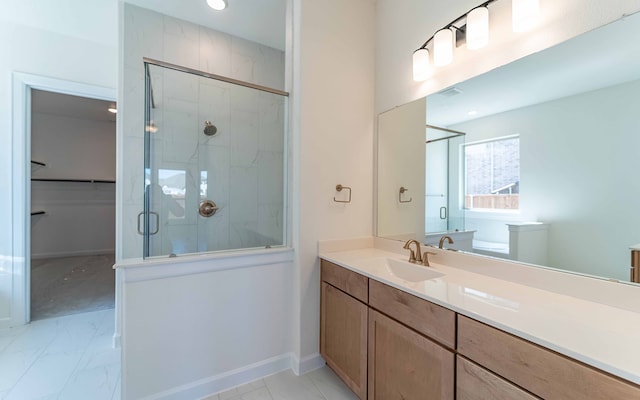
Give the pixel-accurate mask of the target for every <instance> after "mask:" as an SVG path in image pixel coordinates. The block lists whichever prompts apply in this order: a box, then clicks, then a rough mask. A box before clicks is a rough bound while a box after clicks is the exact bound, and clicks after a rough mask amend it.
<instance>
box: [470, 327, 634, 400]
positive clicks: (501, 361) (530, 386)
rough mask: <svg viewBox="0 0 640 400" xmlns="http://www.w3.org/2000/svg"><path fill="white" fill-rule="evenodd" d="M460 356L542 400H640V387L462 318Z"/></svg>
mask: <svg viewBox="0 0 640 400" xmlns="http://www.w3.org/2000/svg"><path fill="white" fill-rule="evenodd" d="M458 353H459V354H460V355H462V356H464V357H465V358H468V359H470V360H472V361H473V362H475V363H477V364H478V365H481V366H483V367H484V368H486V370H490V371H492V372H493V373H495V374H497V375H499V376H501V377H502V378H504V379H506V380H507V381H510V382H513V384H515V385H517V386H519V387H520V388H523V389H525V390H526V391H527V392H529V393H532V394H534V395H535V396H539V397H540V398H543V399H548V400H554V399H558V400H584V399H590V400H612V399H640V386H638V385H635V384H632V383H630V382H626V381H623V380H621V379H618V378H615V377H613V376H611V375H608V374H606V373H604V372H602V371H599V370H597V369H595V368H593V367H590V366H587V365H585V364H582V363H580V362H578V361H576V360H573V359H570V358H568V357H566V356H563V355H561V354H558V353H556V352H553V351H551V350H548V349H546V348H543V347H541V346H538V345H536V344H534V343H531V342H529V341H526V340H524V339H521V338H519V337H516V336H513V335H511V334H509V333H506V332H504V331H501V330H498V329H496V328H493V327H490V326H488V325H485V324H482V323H480V322H478V321H475V320H473V319H471V318H467V317H464V316H462V315H458ZM458 371H459V370H458ZM458 379H460V378H458ZM476 381H478V380H476ZM478 385H480V384H478ZM480 386H482V385H480ZM503 387H504V385H503ZM485 389H487V388H486V387H485ZM498 398H499V397H498ZM507 398H509V397H507ZM525 398H526V397H525ZM461 399H474V397H466V398H465V397H462V398H461Z"/></svg>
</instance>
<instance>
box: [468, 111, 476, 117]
mask: <svg viewBox="0 0 640 400" xmlns="http://www.w3.org/2000/svg"><path fill="white" fill-rule="evenodd" d="M467 115H468V116H470V117H473V116H474V115H478V111H477V110H471V111H469V112H468V113H467Z"/></svg>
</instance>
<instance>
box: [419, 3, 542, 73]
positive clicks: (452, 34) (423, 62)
mask: <svg viewBox="0 0 640 400" xmlns="http://www.w3.org/2000/svg"><path fill="white" fill-rule="evenodd" d="M495 1H497V0H489V1H485V2H484V3H482V4H480V5H479V6H477V7H474V8H472V9H471V10H469V11H468V12H467V13H465V14H463V15H461V16H459V17H458V18H456V19H454V20H453V21H451V22H450V23H448V24H447V25H445V26H444V27H442V28H441V29H439V30H437V31H436V33H435V34H434V35H433V36H431V37H430V38H429V39H427V41H426V42H424V44H423V45H422V46H420V47H419V48H418V49H417V50H416V51H414V52H413V79H414V80H415V81H418V82H421V81H424V80H426V79H427V78H428V77H429V76H430V75H431V63H430V60H429V57H430V56H431V55H432V56H433V64H434V65H435V66H437V67H443V66H445V65H448V64H450V63H451V62H452V61H453V51H454V49H455V47H457V46H461V45H462V44H464V43H466V45H467V49H469V50H478V49H481V48H483V47H485V46H486V45H487V44H488V43H489V8H488V6H489V4H491V3H493V2H495ZM511 1H512V3H511V4H512V24H513V31H514V32H523V31H525V30H528V29H530V28H532V27H533V26H534V25H535V22H536V21H537V18H538V16H539V13H540V0H511ZM431 42H433V43H432V48H433V54H431V53H430V51H429V49H428V46H429V43H431Z"/></svg>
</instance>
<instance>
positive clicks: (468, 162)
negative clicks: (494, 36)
mask: <svg viewBox="0 0 640 400" xmlns="http://www.w3.org/2000/svg"><path fill="white" fill-rule="evenodd" d="M633 37H640V14H634V15H632V16H627V17H625V18H623V19H621V20H619V21H616V22H614V23H612V24H609V25H606V26H604V27H601V28H599V29H596V30H594V31H591V32H588V33H585V34H583V35H581V36H578V37H576V38H574V39H571V40H569V41H567V42H565V43H562V44H560V45H558V46H555V47H552V48H549V49H547V50H544V51H542V52H540V53H536V54H533V55H530V56H528V57H525V58H523V59H521V60H518V61H515V62H513V63H511V64H508V65H505V66H503V67H500V68H498V69H495V70H493V71H490V72H488V73H486V74H483V75H481V76H478V77H475V78H473V79H470V80H468V81H465V82H461V83H459V84H456V85H455V87H454V88H448V89H446V90H443V91H441V92H438V93H435V94H432V95H430V96H428V97H427V99H426V121H427V123H428V124H431V125H436V126H439V127H445V128H448V129H451V130H456V131H461V132H465V133H466V136H465V143H464V144H457V145H454V146H451V147H453V148H450V149H449V157H450V160H449V161H448V165H449V178H448V181H447V185H448V187H449V188H453V190H450V191H449V196H450V197H452V198H453V199H450V200H449V202H448V204H449V213H450V215H455V213H456V212H458V213H459V214H460V217H462V216H464V227H463V229H461V230H466V231H469V232H473V241H472V243H473V244H472V247H471V249H468V250H471V251H473V252H475V253H479V254H486V255H492V256H497V257H504V258H510V259H514V260H517V261H524V262H529V263H534V264H539V265H544V266H550V267H554V268H560V269H565V270H568V271H573V272H580V273H585V274H590V275H596V276H602V277H607V278H613V279H619V280H621V281H628V280H629V264H630V262H629V257H630V251H629V247H630V246H633V245H636V244H637V243H640V209H638V201H637V199H639V198H640V181H639V180H638V179H636V177H635V176H634V173H635V172H636V171H640V156H639V155H640V115H638V111H639V110H640V95H639V94H640V52H638V51H637V49H636V48H635V47H636V45H635V44H634V43H633V40H626V39H625V38H633ZM414 103H415V102H414ZM411 104H413V103H411ZM403 107H405V106H401V107H399V109H402V108H403ZM395 110H398V109H395ZM395 110H394V111H395ZM384 129H385V126H384V125H382V124H380V125H379V136H380V137H384V136H385V135H386V132H384ZM421 129H422V130H421V134H422V135H423V137H424V135H425V130H424V127H422V128H421ZM514 139H517V140H514ZM516 142H517V146H516V145H515V143H516ZM415 143H416V144H415V146H417V145H418V142H417V141H416V142H415ZM514 146H515V147H514ZM427 148H428V146H427ZM481 148H484V149H485V151H480V149H481ZM378 149H379V150H378V151H379V156H378V159H379V165H378V174H379V179H380V176H381V174H384V171H386V170H387V168H388V167H387V163H393V162H394V161H393V160H392V159H393V157H391V156H384V155H383V154H382V153H384V152H385V151H386V150H385V147H383V146H380V145H379V147H378ZM427 151H428V150H427ZM488 152H491V153H488ZM474 157H475V158H474ZM428 158H429V154H428V153H427V161H426V165H427V172H426V180H427V183H426V186H427V187H429V180H430V179H433V178H430V177H431V175H432V173H433V171H430V170H429V160H428ZM419 162H420V161H419V160H416V161H415V166H416V167H415V168H416V169H418V168H419V167H420V165H423V164H418V163H419ZM402 163H407V160H406V159H403V160H402ZM478 165H480V166H483V165H484V167H483V168H484V170H485V171H488V172H484V173H480V174H479V173H478V168H480V167H478ZM440 168H441V169H442V168H444V166H441V167H440ZM452 171H453V173H452ZM478 174H479V175H480V176H484V178H482V179H480V180H483V179H484V181H483V182H489V183H488V184H486V185H485V186H486V188H484V189H478V187H477V186H478V185H475V184H474V183H473V180H474V179H476V178H472V176H476V177H477V176H478ZM483 174H484V175H483ZM480 186H482V185H480ZM483 191H484V192H483ZM424 194H425V198H427V199H428V196H429V195H430V193H429V192H428V191H427V192H425V193H424ZM414 199H415V193H414ZM378 204H379V207H378V220H379V221H380V220H381V219H382V218H381V216H384V215H385V214H387V213H388V210H387V209H386V208H385V207H384V204H383V203H380V202H379V203H378ZM427 214H428V212H427ZM414 218H421V214H420V213H416V215H415V217H414ZM429 221H430V220H429V218H427V220H426V224H425V232H428V231H429V230H430V227H429ZM382 228H384V227H383V226H381V225H378V234H379V235H380V236H385V235H384V233H385V232H384V230H383V229H382ZM454 229H455V228H454ZM442 230H444V229H442Z"/></svg>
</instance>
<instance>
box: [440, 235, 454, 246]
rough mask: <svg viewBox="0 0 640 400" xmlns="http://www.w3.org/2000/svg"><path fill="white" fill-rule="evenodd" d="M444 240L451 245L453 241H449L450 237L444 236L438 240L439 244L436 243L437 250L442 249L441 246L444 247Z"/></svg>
mask: <svg viewBox="0 0 640 400" xmlns="http://www.w3.org/2000/svg"><path fill="white" fill-rule="evenodd" d="M445 240H446V241H447V242H449V244H453V239H451V236H448V235H444V236H443V237H441V238H440V242H438V248H439V249H442V248H443V247H442V246H444V241H445Z"/></svg>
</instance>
